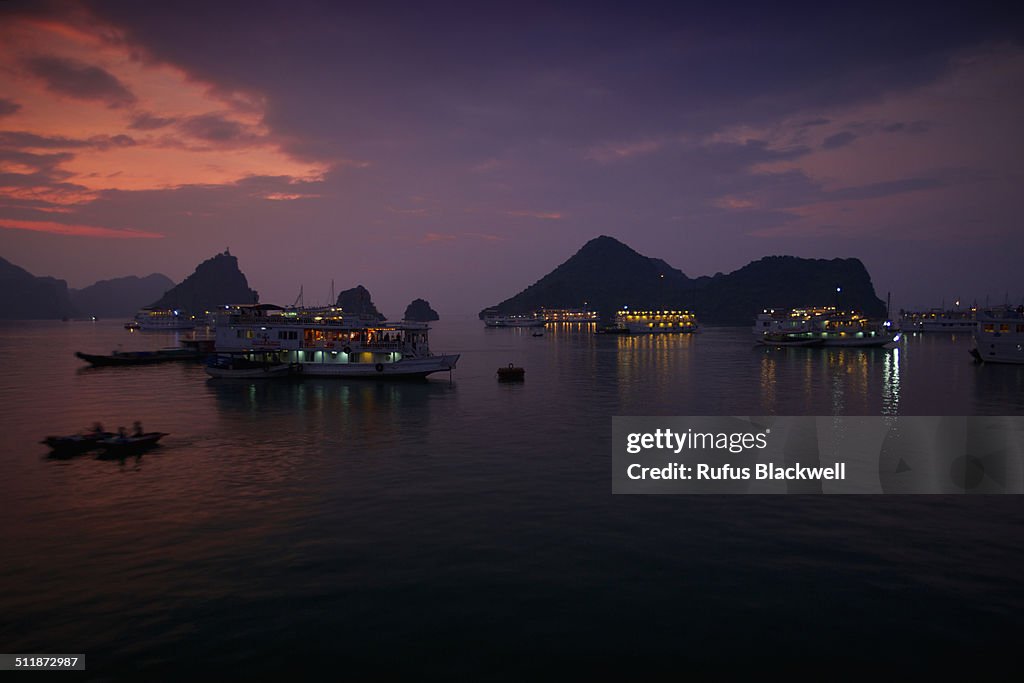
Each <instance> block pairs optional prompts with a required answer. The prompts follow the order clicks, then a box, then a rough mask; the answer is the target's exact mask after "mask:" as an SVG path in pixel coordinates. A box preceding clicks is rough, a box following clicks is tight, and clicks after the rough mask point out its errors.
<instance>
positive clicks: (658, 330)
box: [615, 309, 698, 334]
mask: <svg viewBox="0 0 1024 683" xmlns="http://www.w3.org/2000/svg"><path fill="white" fill-rule="evenodd" d="M615 325H616V327H618V328H619V329H621V330H624V333H626V334H680V333H683V334H690V333H693V332H696V331H697V330H698V326H697V316H695V315H694V314H693V313H691V312H690V311H674V310H665V311H631V310H629V309H623V310H621V311H618V312H617V313H616V314H615Z"/></svg>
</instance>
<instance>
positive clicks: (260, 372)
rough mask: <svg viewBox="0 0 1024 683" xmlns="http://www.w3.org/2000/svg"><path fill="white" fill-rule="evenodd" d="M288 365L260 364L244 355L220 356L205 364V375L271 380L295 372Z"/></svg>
mask: <svg viewBox="0 0 1024 683" xmlns="http://www.w3.org/2000/svg"><path fill="white" fill-rule="evenodd" d="M295 369H296V368H295V366H293V365H290V364H288V363H273V364H271V363H269V362H268V363H261V362H258V361H253V360H249V359H248V358H246V357H245V355H244V354H238V355H235V354H221V355H218V356H214V357H212V358H210V360H209V361H207V363H206V374H208V375H210V376H211V377H215V378H217V379H271V378H274V377H287V376H288V375H289V374H291V373H293V372H294V371H295Z"/></svg>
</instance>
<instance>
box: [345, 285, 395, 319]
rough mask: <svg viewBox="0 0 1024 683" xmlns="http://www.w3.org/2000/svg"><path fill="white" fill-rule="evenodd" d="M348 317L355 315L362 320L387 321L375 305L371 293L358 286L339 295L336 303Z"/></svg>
mask: <svg viewBox="0 0 1024 683" xmlns="http://www.w3.org/2000/svg"><path fill="white" fill-rule="evenodd" d="M335 303H336V304H337V305H338V306H340V307H341V309H342V310H343V311H344V312H345V313H346V314H347V315H354V316H358V317H361V318H371V319H376V320H385V319H386V318H385V317H384V314H383V313H381V312H380V311H378V310H377V307H376V306H374V305H373V299H372V298H371V297H370V292H369V290H368V289H366V287H363V286H362V285H356V286H355V287H353V288H352V289H346V290H345V291H343V292H342V293H341V294H339V295H338V300H337V301H336V302H335Z"/></svg>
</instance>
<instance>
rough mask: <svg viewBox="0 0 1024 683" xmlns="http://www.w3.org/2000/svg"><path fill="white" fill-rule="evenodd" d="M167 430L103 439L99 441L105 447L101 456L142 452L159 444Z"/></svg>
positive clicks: (110, 456) (118, 455) (113, 456)
mask: <svg viewBox="0 0 1024 683" xmlns="http://www.w3.org/2000/svg"><path fill="white" fill-rule="evenodd" d="M165 436H167V433H166V432H147V433H145V434H142V435H140V436H114V437H111V438H109V439H101V440H100V441H99V442H98V445H99V447H100V448H102V449H103V453H102V454H101V455H100V457H101V458H119V457H121V456H124V455H131V454H134V453H141V452H143V451H146V450H149V449H150V448H153V447H154V446H156V445H157V442H158V441H160V439H162V438H163V437H165Z"/></svg>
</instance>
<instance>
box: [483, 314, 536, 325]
mask: <svg viewBox="0 0 1024 683" xmlns="http://www.w3.org/2000/svg"><path fill="white" fill-rule="evenodd" d="M546 322H547V320H545V318H544V316H543V315H541V314H539V313H536V312H534V313H529V314H526V315H500V314H499V313H498V312H497V311H494V310H489V311H486V312H485V313H484V325H485V326H486V327H543V326H544V324H545V323H546Z"/></svg>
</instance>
